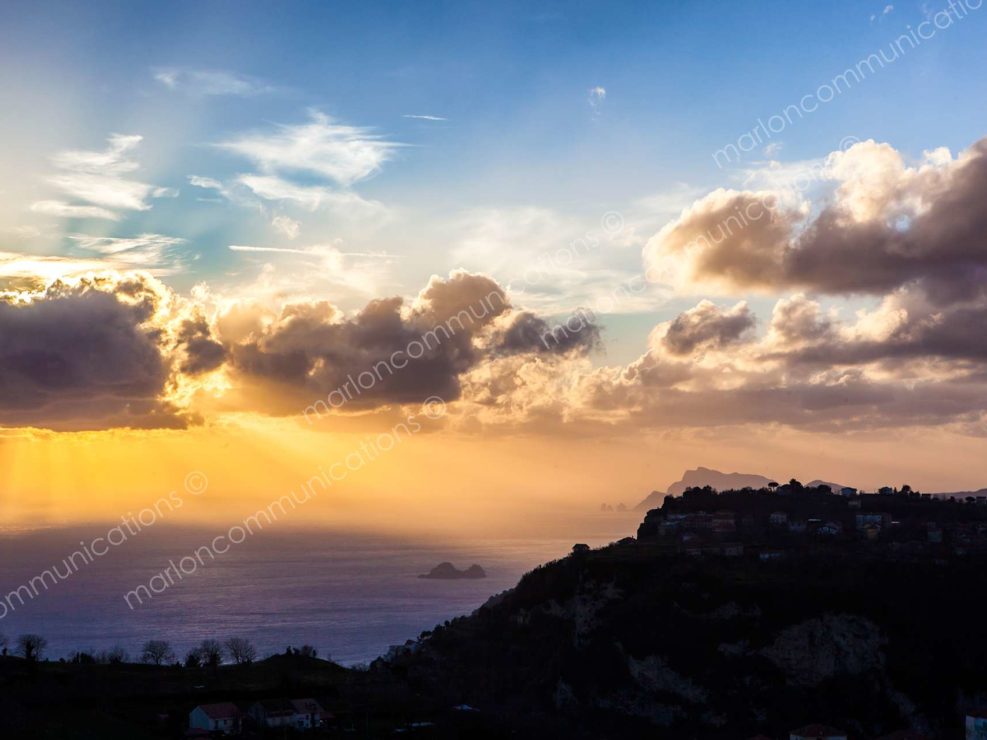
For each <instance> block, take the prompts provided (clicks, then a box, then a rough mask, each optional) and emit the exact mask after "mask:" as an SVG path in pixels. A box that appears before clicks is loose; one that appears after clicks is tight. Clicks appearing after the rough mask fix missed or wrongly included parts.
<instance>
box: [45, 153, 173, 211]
mask: <svg viewBox="0 0 987 740" xmlns="http://www.w3.org/2000/svg"><path fill="white" fill-rule="evenodd" d="M142 140H143V138H142V137H141V136H138V135H136V134H129V135H125V134H112V135H111V136H110V137H109V138H108V139H107V145H106V148H105V149H101V150H89V149H68V150H65V151H61V152H57V153H55V154H54V155H53V156H52V157H51V163H52V164H53V165H54V166H55V168H56V169H57V170H59V172H58V173H57V174H54V175H51V176H50V177H48V178H47V181H48V183H49V184H51V185H53V186H54V187H55V188H57V189H58V190H60V191H61V192H62V193H63V194H65V195H67V196H68V197H69V198H71V199H73V200H75V201H82V202H83V203H84V204H87V205H83V204H80V203H78V202H76V203H72V202H66V201H62V200H54V199H52V200H42V201H37V202H35V203H33V204H32V205H31V210H32V211H34V212H36V213H43V214H46V215H49V216H61V217H66V218H100V219H106V220H111V221H116V220H119V218H120V214H119V211H146V210H148V209H150V207H151V206H150V204H149V203H148V202H147V201H148V199H149V198H160V197H174V196H176V195H178V191H177V190H174V189H173V188H159V187H156V186H154V185H150V184H148V183H145V182H141V181H139V180H135V179H132V178H130V177H128V175H130V174H131V173H132V172H134V171H135V170H137V169H138V167H139V166H140V165H139V164H138V162H137V160H136V159H134V158H133V156H132V154H133V151H134V149H136V148H137V146H138V145H139V144H140V143H141V141H142Z"/></svg>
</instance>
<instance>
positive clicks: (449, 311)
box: [232, 272, 598, 413]
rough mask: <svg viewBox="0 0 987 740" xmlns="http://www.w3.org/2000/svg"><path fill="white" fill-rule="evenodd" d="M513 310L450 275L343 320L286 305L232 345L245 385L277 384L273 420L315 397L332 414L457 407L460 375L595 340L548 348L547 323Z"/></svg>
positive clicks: (583, 335) (480, 285)
mask: <svg viewBox="0 0 987 740" xmlns="http://www.w3.org/2000/svg"><path fill="white" fill-rule="evenodd" d="M512 310H513V309H512V308H511V305H510V301H509V299H508V298H507V295H506V294H505V292H504V290H503V289H502V288H501V287H500V286H499V285H497V283H496V282H494V281H493V280H491V279H490V278H488V277H485V276H482V275H472V274H469V273H465V272H456V273H453V275H452V276H451V277H449V278H448V279H445V280H443V279H438V278H433V279H432V280H431V281H430V282H429V284H428V286H426V288H425V289H424V290H423V291H422V292H421V293H420V294H419V295H418V298H417V299H416V301H415V302H414V303H413V304H412V305H411V306H406V305H405V304H404V301H403V300H402V299H400V298H388V299H382V300H375V301H372V302H371V303H369V304H368V305H367V306H366V307H365V308H364V309H363V310H362V311H360V312H359V313H357V314H356V315H355V316H353V317H352V318H348V319H344V320H339V317H338V316H337V315H336V314H335V312H333V311H331V310H328V309H327V308H325V307H318V306H314V305H309V304H303V305H297V306H292V307H288V308H287V309H285V311H284V312H283V313H282V316H281V318H280V319H279V320H278V321H277V322H276V323H275V324H273V325H272V326H270V327H269V328H268V329H266V330H265V331H263V332H262V333H261V334H260V335H259V336H258V335H255V336H252V337H251V338H250V339H248V340H247V341H245V342H242V343H240V344H238V345H236V346H234V347H233V348H232V364H233V367H234V368H235V370H236V371H237V372H238V373H239V374H240V375H241V376H242V377H244V378H245V379H246V380H247V381H248V382H250V381H271V382H273V383H276V384H277V387H276V388H268V389H266V395H267V396H268V397H267V398H266V399H263V398H258V399H257V402H258V403H260V404H265V403H266V404H267V409H268V410H270V411H274V412H276V413H285V412H291V411H292V410H293V411H295V412H297V411H298V408H297V402H298V401H304V402H305V404H309V403H312V402H313V399H319V401H316V402H317V403H319V402H320V400H321V399H326V400H325V402H323V403H326V404H327V405H328V406H332V407H334V408H338V407H340V406H342V405H344V404H345V405H351V406H353V407H361V406H362V407H375V406H380V405H385V404H390V403H410V402H420V401H423V400H424V399H426V398H428V397H429V396H435V395H437V396H440V397H441V398H443V399H444V400H447V401H450V400H455V399H457V398H459V396H460V393H461V386H460V376H462V375H463V374H464V373H466V372H468V371H469V370H471V369H472V368H474V367H476V366H477V365H479V364H481V363H483V362H484V361H486V360H489V359H491V358H493V357H497V356H503V355H505V354H524V353H540V352H547V353H554V354H565V353H566V352H569V351H573V350H576V349H577V348H584V347H588V346H589V345H591V344H592V342H593V341H594V340H595V338H596V337H597V336H598V329H597V328H596V327H595V325H590V326H588V327H587V328H586V331H585V332H573V334H574V336H573V337H571V338H570V337H566V338H564V339H563V340H562V342H559V343H557V346H554V347H551V348H549V347H546V346H545V345H544V344H543V343H542V340H541V334H539V333H538V331H539V330H544V331H548V332H549V333H550V334H551V332H552V329H551V328H550V327H549V326H548V324H547V323H546V322H545V321H544V320H542V319H540V318H538V317H536V316H534V315H533V314H530V313H527V312H519V313H517V314H515V315H513V316H510V314H511V312H512ZM291 404H295V407H292V406H291ZM318 410H322V411H324V410H325V409H322V408H321V405H319V406H318Z"/></svg>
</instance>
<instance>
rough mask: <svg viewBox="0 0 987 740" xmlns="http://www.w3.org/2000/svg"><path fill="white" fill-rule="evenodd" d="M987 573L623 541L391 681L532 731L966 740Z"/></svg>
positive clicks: (453, 635)
mask: <svg viewBox="0 0 987 740" xmlns="http://www.w3.org/2000/svg"><path fill="white" fill-rule="evenodd" d="M985 573H987V569H985V568H984V564H983V563H979V562H976V561H974V560H967V561H957V562H955V563H950V564H949V565H948V566H947V565H936V564H934V563H928V564H923V563H914V562H912V563H903V562H902V563H896V562H890V561H889V562H872V563H868V564H867V565H862V564H860V563H857V562H855V561H854V560H853V559H851V558H840V557H834V556H833V555H832V554H831V553H830V554H827V555H826V557H815V558H813V557H804V558H792V559H789V560H786V561H783V562H778V563H761V562H751V561H739V560H726V559H713V558H710V559H696V558H689V557H687V556H669V555H660V556H659V555H654V554H649V550H648V548H647V547H646V546H643V545H638V544H629V543H627V544H621V545H613V546H611V547H609V548H605V549H603V550H599V551H594V552H589V553H578V554H576V555H573V556H571V557H569V558H566V559H564V560H561V561H558V562H556V563H552V564H549V565H547V566H543V567H541V568H539V569H537V570H535V571H534V572H532V573H530V574H528V575H527V576H525V577H524V578H523V579H522V580H521V582H520V583H519V584H518V586H517V587H516V588H514V589H513V590H511V591H509V592H507V593H505V594H502V595H501V596H499V597H498V598H497V599H494V600H491V601H490V602H489V603H488V604H487V605H485V606H484V607H482V608H481V609H479V610H478V611H477V612H475V613H474V614H473V615H471V616H469V617H464V618H461V619H457V620H454V621H453V622H451V623H448V624H447V626H443V627H439V628H437V629H436V630H435V631H434V632H433V633H431V634H430V635H428V636H427V637H425V638H424V639H422V640H420V641H419V642H418V643H417V644H416V645H415V649H414V650H406V651H401V652H399V654H396V655H394V656H392V657H391V659H390V661H389V663H388V664H387V665H386V666H384V665H379V666H378V668H381V669H383V670H387V671H391V672H394V673H397V674H398V675H400V676H401V677H402V678H404V679H406V680H408V681H411V682H412V683H413V684H414V685H415V686H416V687H417V688H418V689H420V690H422V691H423V692H428V695H430V696H434V697H437V699H438V700H439V701H440V702H443V701H444V702H449V703H450V704H455V703H461V702H464V703H468V704H470V705H472V706H476V707H479V708H480V709H481V710H482V711H483V712H485V713H487V714H488V715H490V716H496V717H500V718H501V719H502V721H503V722H504V723H506V725H507V726H508V727H510V729H511V730H512V731H513V732H515V733H517V734H518V735H519V736H529V735H537V734H539V733H541V734H543V735H544V733H548V736H567V737H594V738H607V737H613V738H617V737H620V738H626V737H668V738H686V737H696V738H720V737H722V738H738V737H749V736H752V735H755V734H758V733H763V734H766V735H768V736H769V737H781V736H785V737H787V734H786V733H787V732H788V731H789V730H791V729H792V728H794V727H798V726H801V725H805V724H808V723H810V722H825V723H826V724H830V725H835V726H837V727H841V728H842V729H844V730H846V731H848V732H850V733H851V736H853V737H861V738H868V737H878V736H880V735H881V734H884V733H889V732H892V731H894V730H898V729H903V728H915V729H921V730H925V731H928V732H930V733H931V734H932V735H933V736H935V737H943V738H949V737H954V736H958V735H956V734H955V731H956V730H957V729H958V728H959V727H960V726H961V721H962V717H961V716H960V715H959V712H960V710H961V709H963V708H965V707H966V706H968V705H969V703H970V702H972V701H975V700H976V699H977V698H978V697H979V698H987V671H984V669H983V666H984V665H987V636H985V634H984V633H985V631H984V630H983V629H982V628H981V626H980V618H979V617H978V616H976V613H977V610H975V609H971V608H970V600H969V599H970V595H971V594H973V593H981V592H982V591H983V588H984V586H987V577H985ZM980 613H981V614H982V611H981V612H980ZM559 733H562V734H561V735H560V734H559Z"/></svg>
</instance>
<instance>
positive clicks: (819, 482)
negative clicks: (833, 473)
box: [805, 480, 846, 493]
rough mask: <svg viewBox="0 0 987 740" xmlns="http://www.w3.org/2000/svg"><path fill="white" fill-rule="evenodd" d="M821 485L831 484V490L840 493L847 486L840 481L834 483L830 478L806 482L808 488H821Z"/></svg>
mask: <svg viewBox="0 0 987 740" xmlns="http://www.w3.org/2000/svg"><path fill="white" fill-rule="evenodd" d="M819 486H829V490H831V491H832V492H833V493H839V492H840V491H842V490H843V489H844V488H846V486H844V485H842V484H840V483H832V482H831V481H828V480H814V481H810V482H809V483H806V484H805V487H806V488H819Z"/></svg>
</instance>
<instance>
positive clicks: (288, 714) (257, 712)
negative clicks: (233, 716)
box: [250, 699, 332, 730]
mask: <svg viewBox="0 0 987 740" xmlns="http://www.w3.org/2000/svg"><path fill="white" fill-rule="evenodd" d="M250 716H251V717H253V718H254V720H256V721H257V722H258V723H259V724H262V725H265V726H266V727H294V728H295V729H298V730H310V729H312V728H314V727H322V726H323V725H324V724H325V723H326V722H328V721H329V720H330V719H332V714H330V713H329V712H327V711H326V710H325V709H323V708H322V706H321V705H320V704H319V702H317V701H315V699H262V700H261V701H257V702H254V703H253V705H251V707H250Z"/></svg>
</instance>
